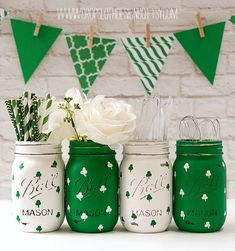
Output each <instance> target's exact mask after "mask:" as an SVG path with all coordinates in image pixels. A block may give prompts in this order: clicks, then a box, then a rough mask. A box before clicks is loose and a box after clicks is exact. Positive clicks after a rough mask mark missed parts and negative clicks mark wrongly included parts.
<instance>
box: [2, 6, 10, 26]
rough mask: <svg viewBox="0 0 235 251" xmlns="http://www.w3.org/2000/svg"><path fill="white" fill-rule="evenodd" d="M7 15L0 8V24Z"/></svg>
mask: <svg viewBox="0 0 235 251" xmlns="http://www.w3.org/2000/svg"><path fill="white" fill-rule="evenodd" d="M7 15H8V12H7V11H6V10H4V9H2V8H0V24H1V21H2V20H3V19H4V18H5V17H6V16H7Z"/></svg>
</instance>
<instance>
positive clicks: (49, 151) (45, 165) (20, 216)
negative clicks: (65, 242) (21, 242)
mask: <svg viewBox="0 0 235 251" xmlns="http://www.w3.org/2000/svg"><path fill="white" fill-rule="evenodd" d="M12 200H13V215H14V219H15V222H16V224H17V225H18V227H19V229H20V230H22V231H25V232H49V231H54V230H57V229H58V228H59V227H60V226H61V224H62V223H63V220H64V163H63V160H62V157H61V146H60V145H53V144H49V143H46V142H16V150H15V160H14V163H13V166H12Z"/></svg>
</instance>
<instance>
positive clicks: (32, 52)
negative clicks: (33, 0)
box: [11, 19, 62, 83]
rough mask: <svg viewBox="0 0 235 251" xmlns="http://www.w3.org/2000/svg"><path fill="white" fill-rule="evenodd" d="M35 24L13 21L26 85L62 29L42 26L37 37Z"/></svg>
mask: <svg viewBox="0 0 235 251" xmlns="http://www.w3.org/2000/svg"><path fill="white" fill-rule="evenodd" d="M35 25H36V24H35V23H31V22H25V21H21V20H17V19H11V27H12V32H13V35H14V38H15V43H16V47H17V51H18V56H19V60H20V65H21V69H22V72H23V76H24V81H25V83H27V82H28V80H29V79H30V77H31V76H32V74H33V73H34V71H35V70H36V68H37V67H38V65H39V64H40V63H41V61H42V59H43V58H44V57H45V55H46V53H47V52H48V50H49V49H50V48H51V46H52V45H53V43H54V42H55V40H56V39H57V37H58V36H59V34H60V33H61V31H62V29H60V28H55V27H50V26H45V25H41V26H40V30H39V34H38V36H37V37H35V36H34V35H33V34H34V30H35Z"/></svg>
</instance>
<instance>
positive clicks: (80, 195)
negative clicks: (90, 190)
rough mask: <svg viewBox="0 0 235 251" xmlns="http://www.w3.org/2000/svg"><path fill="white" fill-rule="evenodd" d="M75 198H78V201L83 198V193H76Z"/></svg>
mask: <svg viewBox="0 0 235 251" xmlns="http://www.w3.org/2000/svg"><path fill="white" fill-rule="evenodd" d="M76 197H77V199H79V200H80V201H81V200H82V199H83V194H82V192H79V193H78V194H77V195H76Z"/></svg>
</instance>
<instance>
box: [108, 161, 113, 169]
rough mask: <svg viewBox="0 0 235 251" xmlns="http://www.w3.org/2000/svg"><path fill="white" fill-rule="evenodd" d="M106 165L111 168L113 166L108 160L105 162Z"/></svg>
mask: <svg viewBox="0 0 235 251" xmlns="http://www.w3.org/2000/svg"><path fill="white" fill-rule="evenodd" d="M107 167H108V168H111V169H112V168H113V164H112V163H111V162H109V161H108V162H107Z"/></svg>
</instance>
